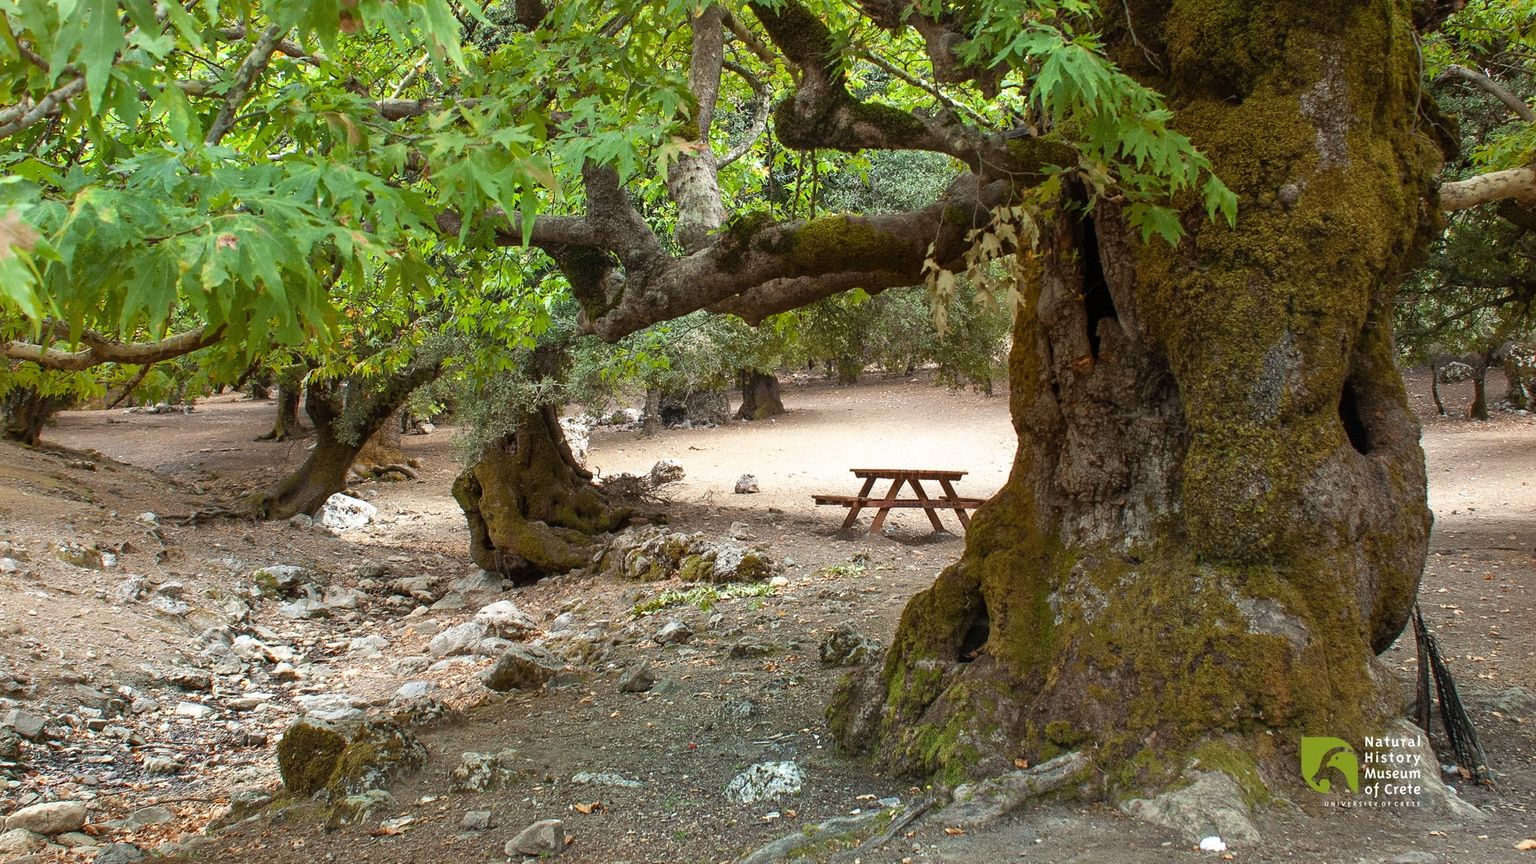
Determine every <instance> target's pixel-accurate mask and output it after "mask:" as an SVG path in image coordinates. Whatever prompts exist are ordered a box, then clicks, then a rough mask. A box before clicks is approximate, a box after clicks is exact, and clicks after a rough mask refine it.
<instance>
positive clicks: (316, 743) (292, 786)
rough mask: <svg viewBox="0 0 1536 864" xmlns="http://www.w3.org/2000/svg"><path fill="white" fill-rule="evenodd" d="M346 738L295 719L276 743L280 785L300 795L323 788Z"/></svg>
mask: <svg viewBox="0 0 1536 864" xmlns="http://www.w3.org/2000/svg"><path fill="white" fill-rule="evenodd" d="M346 747H347V739H346V738H344V737H342V735H341V733H340V732H337V731H336V730H334V729H332V728H330V727H328V726H321V725H318V724H314V723H307V722H304V721H302V720H301V721H299V722H298V723H295V724H293V725H292V726H289V727H288V731H286V732H284V733H283V737H282V738H281V739H279V740H278V742H277V770H278V773H279V774H280V775H281V776H282V778H283V787H284V788H285V789H287V790H288V791H289V792H291V793H292V794H294V795H297V796H299V797H302V798H308V797H309V796H311V795H313V794H315V793H316V792H319V791H320V790H321V789H324V788H325V787H326V785H327V784H329V783H330V781H331V775H332V774H334V773H335V772H336V764H337V762H338V761H340V759H341V751H343V750H345V749H346Z"/></svg>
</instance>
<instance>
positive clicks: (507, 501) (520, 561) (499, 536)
mask: <svg viewBox="0 0 1536 864" xmlns="http://www.w3.org/2000/svg"><path fill="white" fill-rule="evenodd" d="M591 481H592V473H591V472H590V471H587V470H586V469H585V468H583V467H581V465H580V464H578V463H577V461H576V458H575V457H574V456H573V455H572V454H571V448H570V446H569V445H568V444H567V443H566V440H565V434H564V432H563V431H562V430H561V428H560V418H559V416H558V415H557V414H556V412H555V408H554V406H552V405H544V406H541V407H539V408H536V409H534V410H533V411H530V412H529V413H528V414H526V415H525V416H524V417H523V419H522V421H521V422H520V423H519V424H518V426H517V429H516V431H515V432H513V433H512V434H511V435H505V436H502V437H501V438H499V439H497V440H496V441H493V442H492V443H490V444H489V445H487V446H486V448H485V450H484V451H482V453H481V454H480V460H479V461H478V462H476V463H475V464H474V465H473V466H471V467H470V468H469V469H468V470H466V471H465V472H464V473H463V474H460V475H459V477H458V479H457V480H455V481H454V484H453V497H454V498H455V499H456V500H457V501H458V502H459V507H460V508H461V509H462V510H463V511H464V517H465V519H466V520H468V522H469V537H470V543H469V551H470V556H471V557H472V558H473V559H474V562H475V563H476V564H478V565H479V566H480V567H481V568H482V569H485V570H488V571H490V572H492V573H499V574H501V575H503V576H506V577H508V578H510V579H513V580H514V581H518V582H531V581H534V580H537V579H539V578H541V577H543V576H550V575H554V574H558V573H565V572H567V571H569V570H573V569H575V568H577V567H580V566H581V565H583V564H585V563H587V561H589V560H590V559H591V554H592V548H591V544H592V543H593V541H594V540H595V539H597V537H598V535H600V534H603V533H605V532H609V531H617V530H618V529H620V528H622V527H624V525H625V524H627V523H628V521H629V519H630V517H631V516H632V515H633V511H632V510H630V509H629V508H626V507H617V506H614V505H613V504H612V503H610V502H609V500H608V497H607V496H606V495H605V494H603V492H602V490H600V489H598V488H597V487H596V486H593V485H592V482H591Z"/></svg>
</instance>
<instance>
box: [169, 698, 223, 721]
mask: <svg viewBox="0 0 1536 864" xmlns="http://www.w3.org/2000/svg"><path fill="white" fill-rule="evenodd" d="M217 713H219V712H217V711H215V710H214V709H212V708H210V707H208V706H207V705H204V704H202V703H200V702H178V703H176V716H177V717H191V718H192V719H193V720H207V719H208V718H210V717H212V716H214V715H215V714H217Z"/></svg>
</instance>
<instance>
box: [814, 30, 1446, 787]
mask: <svg viewBox="0 0 1536 864" xmlns="http://www.w3.org/2000/svg"><path fill="white" fill-rule="evenodd" d="M1345 7H1346V8H1344V9H1342V10H1341V9H1336V8H1333V7H1328V8H1323V6H1322V5H1321V4H1316V3H1308V2H1300V0H1260V2H1253V3H1245V4H1233V3H1228V2H1217V0H1184V2H1174V3H1171V4H1169V3H1161V4H1156V3H1153V4H1137V9H1138V10H1139V11H1138V12H1137V13H1136V14H1135V15H1134V16H1133V19H1132V22H1131V23H1132V25H1133V26H1134V27H1135V28H1136V32H1137V34H1138V40H1137V41H1136V42H1135V43H1134V45H1133V43H1132V40H1131V38H1130V36H1129V34H1128V33H1127V32H1125V30H1124V27H1125V25H1124V24H1123V23H1122V24H1120V25H1119V26H1120V27H1121V28H1122V29H1121V30H1120V31H1118V32H1117V31H1111V33H1110V36H1111V39H1112V44H1115V45H1118V46H1119V47H1120V49H1122V50H1119V51H1118V52H1117V53H1116V55H1115V56H1116V59H1117V60H1119V61H1120V62H1121V63H1122V64H1123V65H1124V66H1125V67H1126V68H1127V69H1129V70H1131V71H1132V72H1133V74H1137V75H1139V76H1141V77H1143V78H1145V79H1146V80H1147V81H1148V83H1151V84H1153V85H1154V86H1157V87H1159V89H1161V90H1162V91H1163V92H1165V93H1167V94H1169V96H1170V101H1171V103H1172V106H1173V107H1174V108H1175V109H1176V114H1177V118H1176V121H1175V125H1176V126H1177V127H1178V128H1179V129H1180V130H1181V131H1183V132H1185V133H1187V134H1189V135H1191V137H1192V138H1193V139H1194V141H1195V143H1196V144H1197V145H1198V146H1200V147H1201V148H1203V149H1204V151H1205V152H1206V153H1207V154H1208V155H1209V156H1210V157H1211V158H1212V160H1213V162H1214V163H1215V166H1216V170H1217V172H1218V173H1219V174H1220V176H1222V177H1223V178H1224V179H1225V180H1226V182H1227V183H1228V184H1229V185H1231V186H1232V188H1233V189H1234V191H1236V192H1237V193H1238V195H1239V196H1240V201H1241V206H1242V210H1241V213H1240V216H1239V220H1238V223H1237V226H1236V228H1235V229H1232V228H1228V227H1227V226H1226V225H1224V224H1213V223H1211V222H1208V221H1207V220H1206V218H1205V216H1204V213H1203V212H1201V211H1200V209H1199V208H1198V206H1197V205H1196V204H1195V202H1193V201H1189V202H1187V204H1186V206H1185V212H1184V214H1183V224H1184V226H1185V229H1186V231H1187V232H1188V235H1189V236H1187V237H1186V238H1185V239H1184V241H1183V242H1182V243H1181V244H1180V245H1179V246H1178V247H1177V248H1169V247H1167V246H1166V245H1165V244H1162V243H1161V242H1160V241H1153V242H1151V243H1147V244H1144V243H1142V242H1141V241H1140V240H1139V238H1138V236H1137V234H1136V232H1133V231H1132V230H1131V229H1130V228H1129V227H1128V226H1127V225H1126V222H1125V219H1124V214H1123V212H1121V211H1120V210H1119V209H1118V208H1117V207H1114V206H1106V205H1105V204H1104V203H1103V202H1100V203H1099V204H1098V205H1096V207H1095V209H1093V210H1092V211H1084V210H1082V209H1080V208H1079V209H1071V208H1068V207H1063V208H1062V211H1063V213H1065V214H1066V215H1062V216H1060V217H1059V218H1058V219H1057V221H1056V223H1055V225H1054V227H1053V229H1052V230H1051V231H1050V232H1049V233H1048V237H1047V239H1046V241H1045V244H1046V247H1047V248H1045V249H1044V250H1043V252H1042V254H1041V256H1040V257H1039V260H1038V265H1037V266H1038V278H1035V279H1031V280H1029V284H1027V285H1024V286H1021V290H1022V291H1023V293H1024V295H1025V298H1024V302H1023V304H1022V308H1021V311H1020V314H1019V315H1018V318H1017V323H1016V327H1015V332H1014V342H1013V348H1012V353H1011V357H1010V369H1009V371H1010V374H1009V382H1010V388H1011V391H1012V414H1013V418H1014V425H1015V427H1016V429H1017V431H1018V436H1019V447H1018V451H1017V453H1016V454H1015V457H1014V462H1013V470H1012V473H1011V475H1010V477H1009V479H1008V482H1007V484H1006V485H1005V486H1004V488H1003V489H1002V491H1001V492H999V493H998V495H997V496H996V497H995V498H994V499H992V500H991V501H989V502H988V503H987V504H986V505H985V506H984V507H982V508H981V510H980V511H979V512H978V513H977V515H976V517H975V519H974V521H973V523H972V526H971V529H970V532H969V533H968V535H967V538H966V549H965V553H964V555H963V557H962V558H961V560H960V561H959V562H958V563H956V564H955V565H953V566H952V567H950V568H948V569H947V570H945V571H944V572H943V573H942V574H941V575H940V576H939V577H938V580H937V582H936V583H935V584H934V585H933V587H931V588H929V589H928V590H926V591H924V592H922V593H921V594H919V595H917V596H916V597H915V598H913V600H912V601H911V602H910V603H909V604H908V606H907V608H906V610H905V612H904V613H903V615H902V619H901V623H900V625H899V627H898V629H897V632H896V634H895V637H894V639H893V640H892V644H891V647H890V649H889V651H888V653H887V654H886V657H885V660H884V663H883V665H881V666H880V668H879V669H878V670H876V671H874V672H873V673H871V674H868V675H865V676H863V677H859V678H855V679H852V680H851V681H850V682H849V683H848V684H847V685H846V686H845V687H844V688H843V689H842V690H841V691H840V693H839V694H838V697H837V699H836V701H835V703H834V705H833V706H832V708H831V710H830V712H829V717H830V719H831V721H832V726H833V730H834V732H835V734H836V736H837V737H838V739H839V740H841V741H842V742H844V743H845V744H847V745H850V746H852V747H854V748H856V749H861V750H865V751H868V752H870V753H873V754H877V758H878V759H879V760H880V761H881V762H883V763H885V764H886V765H887V766H888V767H890V768H893V769H896V770H900V771H904V772H912V773H926V774H932V773H935V772H942V774H943V776H944V777H945V779H948V780H951V781H953V780H958V779H959V778H960V777H962V776H964V775H967V774H984V773H991V772H996V771H999V770H1007V769H1008V768H1009V767H1011V766H1012V764H1013V760H1014V759H1015V758H1017V757H1024V758H1027V759H1030V760H1031V762H1034V761H1037V760H1039V759H1042V758H1045V757H1048V756H1051V755H1053V754H1055V753H1058V752H1060V751H1062V750H1064V749H1086V750H1089V751H1090V752H1091V753H1092V754H1093V755H1094V759H1095V761H1096V764H1097V767H1098V768H1099V770H1100V772H1101V773H1099V774H1098V775H1097V776H1100V777H1103V778H1105V780H1106V783H1107V785H1108V786H1109V787H1110V791H1111V792H1117V793H1124V792H1126V791H1128V790H1131V789H1134V788H1146V787H1149V786H1157V785H1161V784H1165V783H1168V782H1170V781H1171V780H1172V778H1173V777H1174V776H1175V775H1176V774H1177V773H1178V772H1180V771H1181V770H1182V769H1183V767H1184V766H1185V765H1186V764H1187V762H1188V757H1189V756H1190V755H1191V754H1192V753H1195V752H1209V748H1211V747H1213V746H1219V747H1221V748H1223V752H1224V753H1226V754H1227V755H1228V756H1230V759H1229V760H1227V761H1228V762H1229V764H1230V765H1234V766H1235V765H1241V764H1243V763H1247V764H1248V765H1249V766H1252V765H1253V763H1254V762H1255V761H1257V762H1258V763H1259V767H1261V768H1264V767H1274V768H1275V769H1276V770H1275V771H1273V772H1266V773H1265V775H1264V776H1266V777H1293V776H1294V775H1295V771H1294V764H1295V763H1294V760H1295V758H1296V748H1297V746H1298V739H1299V736H1300V735H1301V734H1303V733H1305V734H1318V735H1332V736H1336V737H1340V738H1345V739H1348V740H1355V741H1357V742H1358V740H1359V738H1360V736H1362V735H1364V734H1365V733H1367V732H1371V731H1377V730H1380V729H1382V728H1383V726H1384V723H1385V722H1386V720H1387V719H1388V717H1389V715H1390V714H1391V712H1392V711H1394V710H1395V709H1397V708H1398V707H1399V706H1400V705H1401V704H1402V703H1401V702H1400V701H1398V700H1397V699H1396V697H1395V696H1394V695H1393V687H1394V686H1395V685H1393V684H1392V683H1391V676H1390V674H1388V673H1386V672H1385V671H1384V670H1383V668H1382V667H1381V666H1380V665H1379V664H1377V663H1376V662H1375V660H1374V657H1375V654H1376V653H1377V652H1380V651H1382V650H1385V649H1386V648H1387V647H1388V646H1389V645H1390V644H1391V643H1392V642H1393V640H1394V639H1395V638H1396V637H1397V635H1398V634H1399V633H1400V632H1401V630H1402V628H1403V626H1404V625H1405V623H1406V621H1407V620H1408V615H1409V612H1410V609H1411V608H1412V605H1413V599H1414V595H1415V592H1416V590H1417V585H1418V580H1419V575H1420V573H1421V570H1422V567H1423V563H1424V556H1425V550H1426V544H1427V538H1428V533H1429V526H1430V513H1429V509H1428V507H1427V504H1426V490H1425V470H1424V459H1423V453H1422V451H1421V450H1420V448H1419V443H1418V431H1419V430H1418V425H1417V423H1416V421H1415V419H1414V417H1413V415H1412V414H1411V413H1410V411H1409V409H1408V406H1407V400H1406V397H1405V393H1404V389H1403V385H1402V382H1401V379H1400V377H1399V375H1398V372H1397V370H1396V368H1395V366H1394V363H1393V348H1392V332H1391V319H1390V310H1391V308H1392V297H1393V291H1394V287H1395V285H1396V284H1397V281H1398V279H1399V276H1400V273H1401V268H1403V267H1404V266H1405V263H1404V262H1411V261H1412V260H1413V258H1414V257H1415V256H1416V255H1417V254H1418V253H1419V252H1421V250H1422V249H1423V247H1424V244H1425V243H1426V240H1427V236H1428V232H1429V231H1430V230H1431V229H1432V227H1433V226H1432V223H1431V222H1430V221H1429V220H1428V219H1427V218H1426V217H1425V216H1424V214H1425V213H1426V212H1427V208H1426V207H1425V206H1424V203H1423V202H1424V200H1425V197H1426V196H1428V195H1429V194H1431V193H1430V178H1431V177H1432V176H1433V172H1434V170H1435V169H1436V167H1437V164H1438V163H1437V155H1436V154H1435V153H1434V152H1432V150H1431V147H1430V144H1429V142H1428V141H1427V140H1425V139H1424V138H1423V137H1422V136H1421V135H1420V134H1419V133H1418V132H1417V131H1416V128H1415V123H1414V115H1415V110H1416V105H1417V100H1418V99H1420V98H1421V93H1420V89H1419V87H1418V81H1417V76H1418V60H1417V52H1416V49H1415V44H1414V32H1413V25H1412V22H1411V21H1410V20H1409V17H1408V12H1407V11H1406V8H1405V5H1404V4H1402V3H1400V2H1395V0H1369V2H1353V3H1349V4H1345ZM1129 9H1130V7H1127V10H1129ZM1143 44H1145V45H1150V46H1152V47H1151V48H1150V49H1149V50H1152V51H1158V52H1159V53H1160V54H1161V55H1162V57H1163V58H1164V60H1163V63H1162V64H1161V68H1162V69H1163V70H1166V71H1164V72H1160V71H1159V70H1158V69H1157V68H1154V67H1153V66H1152V65H1151V64H1150V62H1149V61H1146V60H1143V59H1141V57H1142V49H1141V47H1140V46H1141V45H1143ZM1256 130H1261V131H1256ZM1067 194H1068V196H1071V195H1073V194H1074V193H1073V192H1071V191H1070V190H1069V191H1068V193H1067ZM1063 203H1064V204H1070V203H1072V202H1071V201H1066V202H1063ZM1199 748H1207V749H1206V750H1204V751H1201V750H1199ZM1287 766H1289V768H1287ZM1227 770H1235V769H1233V768H1230V767H1229V768H1228V769H1227Z"/></svg>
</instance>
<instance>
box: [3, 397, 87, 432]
mask: <svg viewBox="0 0 1536 864" xmlns="http://www.w3.org/2000/svg"><path fill="white" fill-rule="evenodd" d="M72 402H74V400H73V399H72V398H70V397H68V396H44V395H42V394H41V393H39V392H37V389H36V388H34V387H14V388H12V389H11V390H9V391H7V392H6V394H5V395H4V396H0V438H4V439H5V440H7V441H20V442H21V443H23V444H26V445H28V446H36V445H37V442H38V441H39V440H40V439H41V438H42V435H43V427H44V426H45V425H47V424H48V421H49V420H51V419H53V415H55V414H57V413H59V412H60V411H63V410H64V409H65V408H68V407H69V406H70V404H71V403H72Z"/></svg>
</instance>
